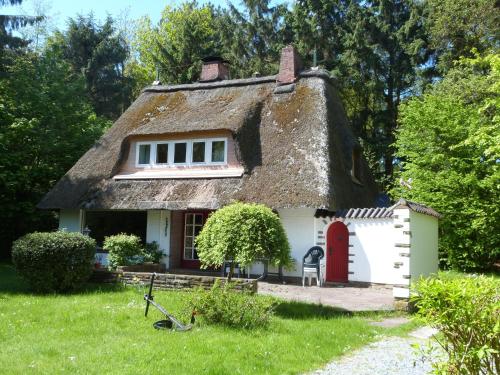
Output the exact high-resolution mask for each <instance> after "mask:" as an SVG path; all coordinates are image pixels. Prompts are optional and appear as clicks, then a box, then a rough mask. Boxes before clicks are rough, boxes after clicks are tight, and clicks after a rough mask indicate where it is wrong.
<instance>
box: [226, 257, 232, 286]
mask: <svg viewBox="0 0 500 375" xmlns="http://www.w3.org/2000/svg"><path fill="white" fill-rule="evenodd" d="M233 274H234V261H231V263H230V265H229V273H228V274H227V282H228V283H230V282H231V279H232V278H233Z"/></svg>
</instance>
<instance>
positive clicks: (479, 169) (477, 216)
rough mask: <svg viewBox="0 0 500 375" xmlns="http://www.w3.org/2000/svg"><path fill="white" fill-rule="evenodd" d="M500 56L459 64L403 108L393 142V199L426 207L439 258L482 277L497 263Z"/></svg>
mask: <svg viewBox="0 0 500 375" xmlns="http://www.w3.org/2000/svg"><path fill="white" fill-rule="evenodd" d="M499 93H500V55H499V54H489V55H486V56H483V57H480V56H476V57H475V58H473V59H461V60H460V63H459V64H458V66H456V67H455V68H453V69H451V70H450V71H449V72H448V73H447V74H446V76H445V77H444V79H443V80H442V81H441V82H439V83H436V84H435V85H434V86H433V87H432V88H431V89H430V90H429V91H428V92H427V93H426V94H425V95H423V96H422V97H418V98H413V99H411V100H409V101H408V102H407V103H405V104H404V105H403V106H402V109H401V118H400V129H399V130H398V132H397V137H396V143H395V146H396V149H397V153H396V154H397V156H398V158H400V160H401V167H402V172H401V175H400V177H401V178H403V179H404V180H408V179H409V178H411V179H412V183H411V189H406V188H404V187H398V188H395V189H394V190H393V195H394V196H395V197H397V196H403V197H405V198H408V199H413V200H416V201H418V202H422V203H425V204H428V205H430V206H432V207H434V208H435V209H437V210H438V211H439V212H441V213H442V214H443V215H444V217H443V219H442V220H441V223H440V227H441V237H440V256H441V260H442V261H443V263H444V264H445V265H448V266H451V267H453V268H456V269H460V270H466V271H473V270H486V269H488V268H489V267H490V266H491V265H492V264H493V263H494V262H495V261H496V260H498V259H499V257H500V234H499V233H500V205H499V204H498V202H499V201H500V194H499V190H498V189H499V186H500V168H499V167H500V164H499V161H500V132H499V129H500V117H499V115H498V113H499V109H500V99H499V97H500V96H499Z"/></svg>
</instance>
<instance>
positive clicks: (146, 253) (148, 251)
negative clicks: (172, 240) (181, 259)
mask: <svg viewBox="0 0 500 375" xmlns="http://www.w3.org/2000/svg"><path fill="white" fill-rule="evenodd" d="M142 255H143V257H144V261H145V262H153V263H160V260H161V258H162V256H163V252H162V251H161V250H160V245H158V243H157V242H156V241H153V242H149V243H147V244H146V246H145V247H144V249H143V250H142Z"/></svg>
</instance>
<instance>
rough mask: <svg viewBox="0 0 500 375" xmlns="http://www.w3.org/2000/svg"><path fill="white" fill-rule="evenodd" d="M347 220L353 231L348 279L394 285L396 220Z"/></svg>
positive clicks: (350, 241)
mask: <svg viewBox="0 0 500 375" xmlns="http://www.w3.org/2000/svg"><path fill="white" fill-rule="evenodd" d="M345 223H346V224H349V223H350V224H349V225H348V228H349V232H350V233H352V232H354V235H350V236H349V245H351V246H350V247H349V261H350V263H349V281H359V282H368V283H376V284H393V283H394V282H395V280H396V277H397V275H396V272H395V269H394V256H395V250H394V225H393V220H392V219H391V218H383V219H346V220H345ZM325 233H326V231H325ZM327 253H328V252H327ZM327 256H328V254H327Z"/></svg>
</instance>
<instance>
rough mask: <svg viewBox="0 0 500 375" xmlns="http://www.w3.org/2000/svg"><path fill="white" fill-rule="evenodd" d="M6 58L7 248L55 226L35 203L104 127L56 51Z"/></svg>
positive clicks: (3, 198) (3, 163) (0, 164)
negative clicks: (35, 232)
mask: <svg viewBox="0 0 500 375" xmlns="http://www.w3.org/2000/svg"><path fill="white" fill-rule="evenodd" d="M8 57H9V60H10V61H9V64H8V66H7V67H6V69H7V77H5V78H0V106H1V108H2V110H1V111H0V140H1V142H0V151H1V152H0V206H2V207H3V209H2V211H1V213H0V219H1V221H2V223H3V225H2V227H1V228H0V239H1V243H2V246H4V247H5V248H6V249H9V248H10V244H11V241H12V240H13V239H15V238H16V237H18V236H20V235H22V234H23V233H26V232H29V231H32V230H34V229H38V230H50V229H52V227H53V226H55V219H56V218H55V216H54V214H53V213H50V212H40V211H36V208H35V205H36V204H37V203H38V201H39V200H40V199H41V198H42V196H43V195H44V194H45V193H46V192H47V191H48V190H49V188H50V187H52V186H53V184H54V183H55V182H56V181H57V180H58V179H59V178H60V177H62V175H63V174H64V173H65V172H66V171H67V170H68V169H69V168H71V166H72V165H73V164H74V162H75V161H76V160H77V159H78V158H79V157H80V156H81V155H82V154H83V153H84V152H85V151H86V150H87V149H88V148H89V147H90V146H91V145H92V144H93V142H94V141H95V140H96V139H97V138H98V137H99V136H100V135H101V134H102V132H103V130H104V129H105V128H106V127H107V126H109V123H108V122H107V121H106V120H104V119H102V118H99V117H97V116H96V115H95V113H94V112H93V111H92V108H91V106H90V104H89V101H88V99H87V97H86V93H85V87H84V82H83V80H82V79H81V78H80V77H75V76H74V75H73V74H72V72H71V67H70V66H69V64H68V63H67V62H65V61H64V60H63V59H62V58H61V56H60V55H59V54H58V53H57V51H55V50H52V49H47V50H46V51H44V53H42V54H41V55H37V54H31V53H26V54H16V55H13V54H10V55H8Z"/></svg>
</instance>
